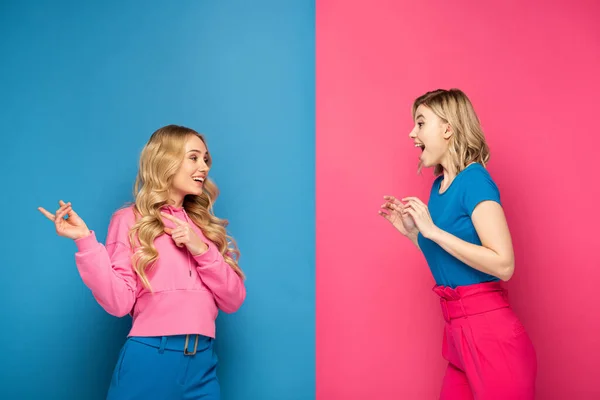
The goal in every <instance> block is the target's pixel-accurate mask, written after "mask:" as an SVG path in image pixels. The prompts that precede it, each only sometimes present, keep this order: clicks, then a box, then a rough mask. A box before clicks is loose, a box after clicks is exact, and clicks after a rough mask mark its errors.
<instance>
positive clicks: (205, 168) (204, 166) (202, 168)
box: [198, 161, 210, 172]
mask: <svg viewBox="0 0 600 400" xmlns="http://www.w3.org/2000/svg"><path fill="white" fill-rule="evenodd" d="M209 169H210V167H209V166H208V164H206V162H205V161H203V162H202V164H201V165H200V166H199V167H198V171H200V172H208V170H209Z"/></svg>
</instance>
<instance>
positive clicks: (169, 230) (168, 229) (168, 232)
mask: <svg viewBox="0 0 600 400" xmlns="http://www.w3.org/2000/svg"><path fill="white" fill-rule="evenodd" d="M164 230H165V233H166V234H167V235H171V236H173V229H171V228H167V227H166V226H165V229H164Z"/></svg>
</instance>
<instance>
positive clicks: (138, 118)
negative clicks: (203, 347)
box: [0, 0, 315, 400]
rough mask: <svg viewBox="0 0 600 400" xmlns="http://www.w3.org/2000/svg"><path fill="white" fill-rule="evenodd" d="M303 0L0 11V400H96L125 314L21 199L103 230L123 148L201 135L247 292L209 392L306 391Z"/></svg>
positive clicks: (308, 202) (308, 218) (306, 38)
mask: <svg viewBox="0 0 600 400" xmlns="http://www.w3.org/2000/svg"><path fill="white" fill-rule="evenodd" d="M314 11H315V10H314V1H301V0H297V1H291V0H286V1H278V0H273V1H253V2H248V1H242V0H239V1H216V0H213V1H208V0H207V1H177V2H170V3H168V4H167V2H158V1H154V2H148V1H145V2H141V1H137V2H117V1H110V2H96V3H95V4H82V2H76V1H54V2H42V1H38V2H34V1H28V2H18V1H3V2H2V3H1V5H0V46H1V47H0V51H1V53H0V54H1V57H2V62H1V64H0V65H1V68H2V73H1V74H0V87H1V88H2V96H0V102H1V103H0V118H1V125H0V132H1V135H2V146H3V149H4V151H3V157H1V158H0V171H1V174H2V182H3V189H2V193H4V196H3V197H4V207H3V209H4V229H3V230H2V233H1V234H2V240H1V243H2V252H0V257H1V258H0V265H1V267H2V272H3V277H4V280H3V282H4V284H3V288H2V290H0V296H1V297H0V301H1V304H2V314H1V319H0V320H1V323H2V329H1V331H0V335H1V336H0V346H1V347H0V354H1V358H2V363H1V366H0V368H1V369H2V370H1V378H2V382H1V385H0V398H2V399H16V398H18V399H42V398H43V399H103V398H104V396H105V394H106V390H107V387H108V384H109V382H110V378H111V374H112V369H113V367H114V363H115V362H116V359H117V355H118V352H119V349H120V347H121V345H122V343H123V342H124V340H125V336H126V334H127V332H128V330H129V328H130V318H129V317H125V318H122V319H118V318H115V317H112V316H110V315H108V314H106V313H105V312H104V311H103V310H102V309H101V308H100V306H98V305H97V304H96V302H95V301H94V299H93V297H92V296H91V293H90V291H89V290H88V289H87V288H86V287H85V286H84V285H83V283H82V282H81V279H80V277H79V274H78V272H77V269H76V267H75V263H74V252H75V246H74V244H73V243H72V241H70V240H68V239H65V238H60V237H58V236H56V234H55V231H54V228H53V225H52V223H51V222H50V221H48V220H47V219H46V218H45V217H43V216H42V215H41V214H40V213H39V212H38V211H37V210H36V208H37V207H38V206H43V207H45V208H47V209H50V210H52V211H54V210H55V209H56V208H58V204H57V201H58V200H59V199H64V200H65V201H71V202H72V203H73V205H74V208H75V210H76V211H78V212H79V214H80V215H81V216H82V217H83V218H84V220H85V221H86V223H87V224H88V226H90V228H92V229H94V230H95V231H96V232H97V234H98V236H99V238H100V239H102V240H103V239H104V238H105V235H106V229H107V226H108V222H109V219H110V216H111V214H112V212H113V211H114V210H115V209H117V208H119V207H120V206H122V205H123V204H124V203H125V202H126V201H130V200H132V197H131V193H132V186H133V180H134V178H135V174H136V170H137V162H138V156H139V153H140V150H141V149H142V147H143V145H144V144H145V143H146V141H147V140H148V138H149V137H150V135H151V134H152V132H153V131H154V130H156V129H157V128H159V127H160V126H163V125H167V124H171V123H175V124H181V125H186V126H189V127H191V128H193V129H196V130H198V131H200V132H202V133H204V134H205V135H206V136H207V139H208V145H209V149H210V151H211V153H212V154H213V158H214V167H213V170H212V177H213V179H214V180H215V181H216V183H217V185H218V186H219V188H220V189H221V197H220V198H219V200H218V201H217V204H216V213H217V215H218V216H220V217H225V218H227V219H229V221H230V232H231V234H232V235H233V236H234V237H235V238H236V240H237V241H238V244H239V246H240V249H241V251H242V257H241V265H242V267H243V269H244V271H245V272H246V274H247V276H248V280H247V289H248V296H247V300H246V302H245V303H244V305H243V306H242V308H241V309H240V311H238V312H237V313H235V314H232V315H226V314H221V315H220V316H219V318H218V324H217V337H218V338H217V350H218V355H219V358H220V369H219V376H220V379H221V384H222V392H223V398H224V399H260V400H267V399H278V400H281V399H310V398H314V395H315V382H314V380H315V351H314V349H315V334H314V333H315V332H314V330H315V326H314V325H315V318H314V310H315V302H314V295H315V293H314V286H315V285H314V279H315V270H314V265H315V249H314V244H315V233H314V232H315V226H314V223H315V222H314V221H315V218H314V213H315V202H314V199H315V193H314V190H315V182H314V179H315V175H314V172H315V171H314V169H315V151H314V148H315V147H314V145H315V143H314V141H315V132H314V126H315V124H314V122H315V121H314V118H315V115H314V109H315V104H314V98H315V93H314V88H315V82H314V80H315V76H314V62H315V60H314V50H315V49H314V43H315V40H314V39H315V37H314Z"/></svg>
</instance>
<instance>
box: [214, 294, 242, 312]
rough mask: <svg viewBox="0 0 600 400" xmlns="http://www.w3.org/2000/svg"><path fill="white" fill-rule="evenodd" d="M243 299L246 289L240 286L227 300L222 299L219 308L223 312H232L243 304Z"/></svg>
mask: <svg viewBox="0 0 600 400" xmlns="http://www.w3.org/2000/svg"><path fill="white" fill-rule="evenodd" d="M244 300H246V290H245V289H243V288H242V289H241V290H240V291H239V292H238V293H237V294H236V295H233V296H231V297H230V298H229V301H222V302H221V304H219V309H220V310H221V311H223V312H224V313H225V314H233V313H234V312H236V311H237V310H239V309H240V307H241V306H242V304H244Z"/></svg>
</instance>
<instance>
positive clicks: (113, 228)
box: [108, 205, 136, 241]
mask: <svg viewBox="0 0 600 400" xmlns="http://www.w3.org/2000/svg"><path fill="white" fill-rule="evenodd" d="M134 210H135V206H134V205H127V206H124V207H123V208H120V209H118V210H116V211H115V212H114V213H113V215H112V217H111V219H110V225H109V227H108V232H109V236H111V238H112V239H113V240H119V241H122V239H123V238H124V237H126V236H127V235H129V230H130V229H131V227H132V226H133V225H134V224H135V220H136V215H135V211H134Z"/></svg>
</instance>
